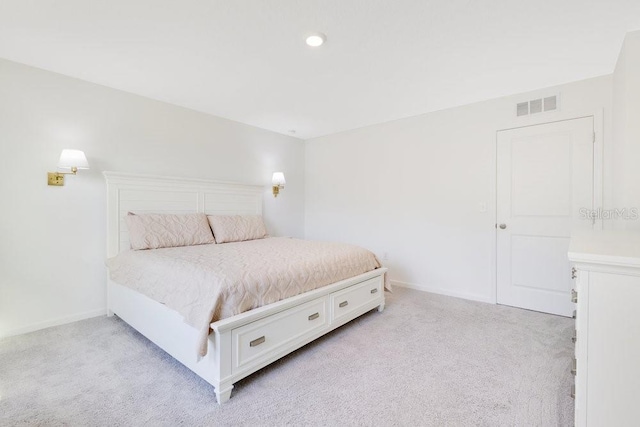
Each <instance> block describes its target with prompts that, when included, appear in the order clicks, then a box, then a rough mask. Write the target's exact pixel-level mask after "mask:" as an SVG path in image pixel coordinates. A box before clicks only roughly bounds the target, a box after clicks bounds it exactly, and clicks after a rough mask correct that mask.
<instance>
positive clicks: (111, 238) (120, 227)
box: [103, 172, 264, 257]
mask: <svg viewBox="0 0 640 427" xmlns="http://www.w3.org/2000/svg"><path fill="white" fill-rule="evenodd" d="M103 174H104V177H105V178H106V180H107V256H108V257H112V256H115V255H117V254H118V253H119V252H120V251H122V250H125V249H129V234H128V231H127V227H126V224H125V222H124V217H125V216H126V215H127V212H129V211H131V212H135V213H195V212H203V213H206V214H207V215H261V214H262V194H263V192H264V187H262V186H259V185H246V184H236V183H230V182H219V181H209V180H204V179H190V178H169V177H159V176H148V175H137V174H129V173H119V172H103Z"/></svg>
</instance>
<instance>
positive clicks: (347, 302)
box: [338, 301, 349, 308]
mask: <svg viewBox="0 0 640 427" xmlns="http://www.w3.org/2000/svg"><path fill="white" fill-rule="evenodd" d="M348 305H349V301H342V302H341V303H340V304H338V307H340V308H342V307H346V306H348Z"/></svg>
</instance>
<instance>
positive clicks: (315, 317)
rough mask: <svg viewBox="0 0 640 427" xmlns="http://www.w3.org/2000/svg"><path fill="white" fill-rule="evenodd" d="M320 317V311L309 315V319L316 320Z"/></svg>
mask: <svg viewBox="0 0 640 427" xmlns="http://www.w3.org/2000/svg"><path fill="white" fill-rule="evenodd" d="M318 317H320V313H313V314H312V315H311V316H309V320H316V319H317V318H318Z"/></svg>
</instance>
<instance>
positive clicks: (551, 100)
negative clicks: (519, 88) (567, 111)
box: [516, 95, 560, 117]
mask: <svg viewBox="0 0 640 427" xmlns="http://www.w3.org/2000/svg"><path fill="white" fill-rule="evenodd" d="M558 100H559V96H558V95H553V96H548V97H546V98H538V99H532V100H530V101H526V102H519V103H517V104H516V116H518V117H522V116H530V115H532V114H539V113H546V112H549V111H556V110H558V109H559V105H560V103H559V102H558Z"/></svg>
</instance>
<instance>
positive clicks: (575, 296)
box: [571, 289, 578, 302]
mask: <svg viewBox="0 0 640 427" xmlns="http://www.w3.org/2000/svg"><path fill="white" fill-rule="evenodd" d="M571 302H578V292H576V290H575V289H571Z"/></svg>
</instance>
